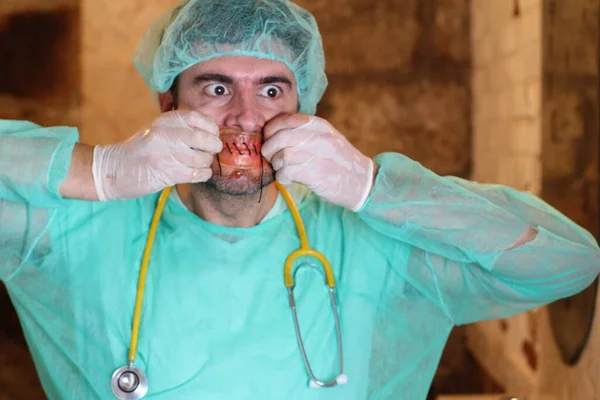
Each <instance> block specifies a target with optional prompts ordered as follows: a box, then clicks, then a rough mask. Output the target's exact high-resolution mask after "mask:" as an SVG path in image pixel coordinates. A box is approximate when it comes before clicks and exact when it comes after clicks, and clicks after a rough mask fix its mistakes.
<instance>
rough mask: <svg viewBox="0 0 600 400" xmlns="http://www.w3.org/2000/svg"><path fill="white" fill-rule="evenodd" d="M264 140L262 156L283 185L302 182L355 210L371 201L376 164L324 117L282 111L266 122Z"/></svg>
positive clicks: (331, 200)
mask: <svg viewBox="0 0 600 400" xmlns="http://www.w3.org/2000/svg"><path fill="white" fill-rule="evenodd" d="M264 139H265V142H264V144H263V146H262V154H263V156H264V157H265V158H266V159H267V161H269V162H270V163H271V165H272V166H273V169H274V170H275V171H276V179H277V180H278V181H279V182H280V183H282V184H284V185H289V184H290V183H291V182H292V181H293V182H298V183H301V184H303V185H306V186H307V187H308V188H310V189H311V190H312V191H313V192H315V193H316V194H317V195H319V196H320V197H322V198H324V199H326V200H328V201H330V202H332V203H335V204H338V205H340V206H342V207H345V208H347V209H350V210H352V211H357V210H359V209H360V208H361V207H362V205H363V204H364V202H365V201H366V200H367V198H368V196H369V194H370V192H371V190H372V188H373V183H374V177H375V173H374V168H375V163H374V162H373V160H372V159H371V158H369V157H367V156H365V155H364V154H362V153H361V152H360V151H358V150H357V149H356V148H355V147H354V146H353V145H352V144H351V143H350V142H349V141H348V139H346V137H344V135H342V134H341V133H340V132H339V131H338V130H336V129H335V128H334V127H333V126H331V124H329V122H327V121H325V120H324V119H322V118H319V117H314V116H310V115H304V114H285V115H281V116H279V117H277V118H275V119H273V120H271V121H270V122H269V123H268V124H267V125H266V126H265V128H264Z"/></svg>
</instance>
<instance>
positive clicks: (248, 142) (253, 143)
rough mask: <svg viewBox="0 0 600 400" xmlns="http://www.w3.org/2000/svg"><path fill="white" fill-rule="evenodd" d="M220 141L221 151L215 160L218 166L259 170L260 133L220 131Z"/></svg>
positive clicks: (260, 163) (260, 156)
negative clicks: (221, 144) (221, 143)
mask: <svg viewBox="0 0 600 400" xmlns="http://www.w3.org/2000/svg"><path fill="white" fill-rule="evenodd" d="M220 139H221V141H222V142H223V150H221V152H220V153H219V154H218V156H217V158H218V161H219V163H220V164H222V165H223V166H227V167H235V168H239V169H250V168H261V166H262V163H263V162H266V161H265V160H263V157H262V154H261V148H262V142H263V135H262V133H260V132H242V131H236V130H233V129H222V130H221V132H220Z"/></svg>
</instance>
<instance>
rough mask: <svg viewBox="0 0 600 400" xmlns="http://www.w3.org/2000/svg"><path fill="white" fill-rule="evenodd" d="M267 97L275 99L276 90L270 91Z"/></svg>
mask: <svg viewBox="0 0 600 400" xmlns="http://www.w3.org/2000/svg"><path fill="white" fill-rule="evenodd" d="M267 95H268V96H269V97H275V96H277V90H275V89H269V91H268V92H267Z"/></svg>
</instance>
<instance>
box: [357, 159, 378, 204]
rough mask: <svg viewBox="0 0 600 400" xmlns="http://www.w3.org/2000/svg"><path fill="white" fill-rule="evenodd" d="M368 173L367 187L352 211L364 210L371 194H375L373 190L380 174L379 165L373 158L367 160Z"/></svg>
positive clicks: (366, 175)
mask: <svg viewBox="0 0 600 400" xmlns="http://www.w3.org/2000/svg"><path fill="white" fill-rule="evenodd" d="M367 160H368V163H367V172H366V174H365V178H366V179H365V180H366V182H365V185H364V189H363V191H362V195H361V197H360V199H359V200H358V202H357V203H356V205H355V206H354V207H352V211H354V212H358V211H359V210H360V209H362V208H363V206H364V205H365V203H366V202H367V200H368V199H369V197H370V196H371V193H372V192H373V188H374V187H375V180H376V178H377V173H378V172H379V165H378V164H377V163H376V162H375V161H374V160H373V159H371V158H367Z"/></svg>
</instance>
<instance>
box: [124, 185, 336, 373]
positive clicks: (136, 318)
mask: <svg viewBox="0 0 600 400" xmlns="http://www.w3.org/2000/svg"><path fill="white" fill-rule="evenodd" d="M275 186H276V187H277V189H278V190H279V192H280V193H281V195H282V196H283V199H284V200H285V202H286V204H287V206H288V208H289V210H290V212H291V213H292V218H293V219H294V223H295V224H296V229H297V231H298V236H299V237H300V248H299V249H298V250H295V251H294V252H292V253H291V254H290V255H289V256H288V257H287V259H286V261H285V265H284V281H285V286H286V288H288V289H292V288H293V287H294V279H293V276H292V266H293V264H294V261H296V259H298V258H299V257H305V256H308V257H314V258H316V259H317V260H319V261H320V262H321V264H322V265H323V269H324V271H325V277H326V281H327V286H329V288H331V289H333V288H335V278H334V276H333V271H332V269H331V265H330V264H329V261H328V260H327V258H326V257H325V256H324V255H323V254H322V253H320V252H318V251H317V250H314V249H312V248H310V246H309V245H308V239H307V237H306V230H305V228H304V223H303V222H302V218H301V217H300V212H299V211H298V208H297V207H296V204H295V203H294V200H293V198H292V196H291V195H290V193H289V192H288V190H287V189H286V188H285V186H283V185H282V184H281V183H279V182H277V181H275ZM172 189H173V187H167V188H165V189H163V191H162V193H161V195H160V197H159V199H158V203H157V205H156V209H155V211H154V216H153V217H152V223H151V225H150V231H149V233H148V238H147V239H146V247H145V249H144V255H143V257H142V263H141V268H140V275H139V278H138V286H137V294H136V299H135V309H134V313H133V327H132V330H131V342H130V345H129V362H130V363H131V364H133V362H134V360H135V356H136V354H137V345H138V337H139V332H140V321H141V314H142V306H143V300H144V288H145V285H146V275H147V272H148V265H149V263H150V255H151V253H152V246H153V244H154V238H155V237H156V231H157V229H158V224H159V222H160V217H161V215H162V212H163V209H164V206H165V204H166V202H167V199H168V198H169V194H170V193H171V190H172Z"/></svg>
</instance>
